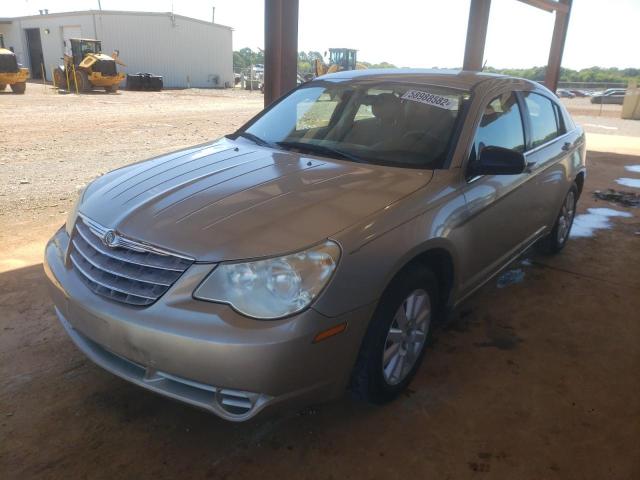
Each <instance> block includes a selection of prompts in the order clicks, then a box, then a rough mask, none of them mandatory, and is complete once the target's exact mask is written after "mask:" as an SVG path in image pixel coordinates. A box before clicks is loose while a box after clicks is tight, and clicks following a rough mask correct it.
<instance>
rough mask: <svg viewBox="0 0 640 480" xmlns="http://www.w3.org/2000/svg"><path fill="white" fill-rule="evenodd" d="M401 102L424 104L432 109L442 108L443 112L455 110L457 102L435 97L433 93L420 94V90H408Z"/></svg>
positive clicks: (440, 96) (439, 96)
mask: <svg viewBox="0 0 640 480" xmlns="http://www.w3.org/2000/svg"><path fill="white" fill-rule="evenodd" d="M401 98H402V99H403V100H410V101H412V102H419V103H424V104H426V105H431V106H433V107H438V108H444V109H445V110H456V109H457V108H458V102H456V101H455V100H454V99H452V98H447V97H443V96H442V95H436V94H435V93H429V92H421V91H420V90H408V91H407V92H406V93H405V94H404V95H402V97H401Z"/></svg>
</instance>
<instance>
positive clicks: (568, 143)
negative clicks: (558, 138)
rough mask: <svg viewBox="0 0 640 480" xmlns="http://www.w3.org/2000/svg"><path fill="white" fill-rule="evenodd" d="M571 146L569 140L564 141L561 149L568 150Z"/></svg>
mask: <svg viewBox="0 0 640 480" xmlns="http://www.w3.org/2000/svg"><path fill="white" fill-rule="evenodd" d="M570 148H571V142H564V144H563V145H562V150H563V151H565V152H566V151H568V150H569V149H570Z"/></svg>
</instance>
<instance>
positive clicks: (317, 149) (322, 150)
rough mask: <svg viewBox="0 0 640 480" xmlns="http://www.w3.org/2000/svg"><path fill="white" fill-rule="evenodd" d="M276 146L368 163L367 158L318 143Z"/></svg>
mask: <svg viewBox="0 0 640 480" xmlns="http://www.w3.org/2000/svg"><path fill="white" fill-rule="evenodd" d="M276 145H278V146H279V147H283V148H285V149H288V148H295V149H297V150H302V151H307V152H310V153H318V154H320V155H325V156H329V157H338V158H344V159H347V160H351V161H353V162H358V163H368V162H367V160H366V159H365V158H362V157H359V156H357V155H353V154H352V153H348V152H345V151H343V150H339V149H337V148H333V147H329V146H326V145H318V144H316V143H306V142H276Z"/></svg>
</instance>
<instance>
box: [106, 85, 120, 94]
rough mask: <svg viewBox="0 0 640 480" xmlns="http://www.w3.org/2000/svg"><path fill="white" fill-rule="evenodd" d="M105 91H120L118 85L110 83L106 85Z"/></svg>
mask: <svg viewBox="0 0 640 480" xmlns="http://www.w3.org/2000/svg"><path fill="white" fill-rule="evenodd" d="M104 91H105V92H107V93H116V92H117V91H118V85H109V86H106V87H104Z"/></svg>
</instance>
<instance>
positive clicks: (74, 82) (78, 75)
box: [53, 38, 125, 92]
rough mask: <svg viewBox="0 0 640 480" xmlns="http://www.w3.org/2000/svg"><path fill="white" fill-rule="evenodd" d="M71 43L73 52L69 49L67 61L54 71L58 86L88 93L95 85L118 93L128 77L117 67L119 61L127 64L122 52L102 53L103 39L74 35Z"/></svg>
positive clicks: (119, 63)
mask: <svg viewBox="0 0 640 480" xmlns="http://www.w3.org/2000/svg"><path fill="white" fill-rule="evenodd" d="M68 42H69V43H70V47H71V48H70V51H67V52H65V54H64V58H63V64H62V65H60V66H58V67H57V68H56V69H55V70H54V71H53V79H54V81H55V83H56V86H57V87H58V88H61V89H64V90H69V91H72V92H73V91H75V90H77V91H78V92H88V91H90V90H93V89H94V88H104V90H105V91H106V92H117V91H118V87H119V85H120V82H122V80H124V78H125V75H124V73H122V72H118V69H117V67H116V64H118V65H123V66H124V63H122V62H121V61H120V59H119V58H118V52H117V51H116V52H114V53H113V54H112V55H111V56H109V55H106V54H104V53H102V42H100V40H90V39H84V38H72V39H70V40H68Z"/></svg>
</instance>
